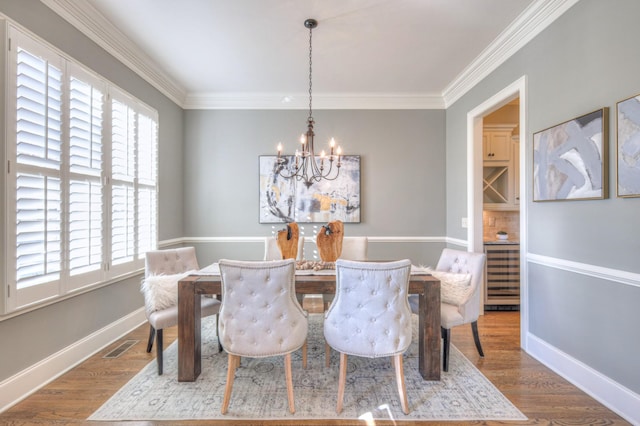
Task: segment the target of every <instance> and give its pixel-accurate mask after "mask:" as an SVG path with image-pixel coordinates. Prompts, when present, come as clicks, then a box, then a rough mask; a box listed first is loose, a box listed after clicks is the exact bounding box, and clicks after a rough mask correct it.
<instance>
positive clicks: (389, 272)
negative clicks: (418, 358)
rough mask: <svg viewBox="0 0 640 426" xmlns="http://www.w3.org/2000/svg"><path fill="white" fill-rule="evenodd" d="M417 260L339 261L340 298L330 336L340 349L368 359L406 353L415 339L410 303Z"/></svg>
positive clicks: (330, 316) (329, 316) (328, 323)
mask: <svg viewBox="0 0 640 426" xmlns="http://www.w3.org/2000/svg"><path fill="white" fill-rule="evenodd" d="M410 271H411V262H410V261H409V260H408V259H405V260H400V261H395V262H356V261H349V260H341V259H338V260H337V262H336V297H335V299H334V301H333V303H332V304H331V307H330V308H329V310H328V311H327V312H326V314H325V321H324V335H325V339H326V341H327V343H328V344H329V345H330V346H331V347H332V348H334V349H335V350H337V351H338V352H341V353H345V354H349V355H357V356H362V357H368V358H375V357H382V356H392V355H395V354H401V353H403V352H404V351H405V350H406V349H407V348H408V347H409V344H410V343H411V310H410V308H409V304H408V302H407V296H408V289H409V274H410Z"/></svg>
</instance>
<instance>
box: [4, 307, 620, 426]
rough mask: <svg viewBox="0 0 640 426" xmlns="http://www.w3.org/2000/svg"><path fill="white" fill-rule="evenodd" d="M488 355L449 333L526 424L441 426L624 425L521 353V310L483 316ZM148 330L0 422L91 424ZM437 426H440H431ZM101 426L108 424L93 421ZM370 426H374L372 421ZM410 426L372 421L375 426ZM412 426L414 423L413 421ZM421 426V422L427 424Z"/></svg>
mask: <svg viewBox="0 0 640 426" xmlns="http://www.w3.org/2000/svg"><path fill="white" fill-rule="evenodd" d="M478 323H479V330H480V338H481V341H482V345H483V348H484V352H485V357H484V358H480V357H479V356H478V353H477V352H476V348H475V346H474V343H473V336H472V333H471V327H467V326H462V327H457V328H455V329H453V330H452V342H453V344H454V345H455V346H456V347H458V349H460V350H461V351H462V352H463V353H464V354H465V356H466V357H467V358H469V360H471V362H472V363H473V364H475V365H476V366H477V367H478V369H479V370H480V371H482V373H483V374H484V375H485V376H486V377H487V378H488V379H489V380H490V381H491V382H492V383H493V384H494V385H495V386H496V387H497V388H498V389H500V391H501V392H502V393H503V394H504V395H505V396H506V397H507V398H509V400H511V402H513V403H514V404H515V405H516V406H517V407H518V408H519V409H520V410H521V411H522V412H523V413H524V414H525V415H526V416H527V417H528V418H529V420H528V421H527V422H524V423H523V422H490V421H477V422H464V423H458V422H440V423H441V424H446V425H448V426H449V425H456V424H482V425H495V424H503V423H510V424H530V425H551V424H553V425H627V424H629V423H628V422H626V421H625V420H624V419H622V418H621V417H619V416H617V415H616V414H615V413H613V412H612V411H610V410H608V409H607V408H606V407H604V406H603V405H601V404H600V403H598V402H597V401H595V400H594V399H592V398H590V397H589V396H588V395H586V394H585V393H584V392H582V391H580V390H579V389H577V388H576V387H575V386H572V385H571V384H570V383H568V382H567V381H566V380H564V379H562V378H561V377H559V376H558V375H556V374H554V373H553V372H552V371H551V370H549V369H548V368H546V367H544V366H543V365H542V364H540V363H539V362H537V361H536V360H534V359H533V358H532V357H530V356H529V355H527V354H526V353H524V352H523V351H521V350H520V349H519V346H518V345H519V341H520V336H519V324H518V323H519V312H488V313H487V314H486V315H484V316H482V317H481V318H480V320H479V322H478ZM147 333H148V326H147V325H144V326H141V327H139V328H137V329H136V330H135V331H133V332H132V333H130V334H128V335H127V336H125V337H123V338H122V339H120V340H118V341H117V342H114V343H113V344H112V345H110V346H109V347H107V348H105V349H104V350H103V351H101V352H99V353H98V354H96V355H94V356H93V357H91V358H90V359H88V360H87V361H85V362H84V363H82V364H81V365H79V366H78V367H76V368H74V369H73V370H71V371H69V372H68V373H66V374H65V375H63V376H62V377H60V378H59V379H57V380H55V381H53V382H52V383H50V384H49V385H47V386H45V387H44V388H42V389H41V390H39V391H37V392H36V393H34V394H33V395H32V396H30V397H29V398H27V399H25V400H24V401H22V402H20V403H18V404H16V405H15V406H14V407H12V408H11V409H9V410H7V411H6V412H4V413H2V414H0V424H2V425H50V424H58V425H73V424H88V423H91V422H87V421H86V420H85V419H86V418H87V417H89V416H90V415H91V414H92V413H93V412H94V411H95V410H96V409H97V408H99V407H100V406H101V405H102V404H103V403H104V402H105V401H106V400H107V399H108V398H109V397H110V396H111V395H112V394H114V393H115V392H116V391H117V390H118V389H119V388H120V387H122V386H123V385H124V384H125V383H126V382H127V381H128V380H129V379H130V378H131V377H133V376H134V375H135V374H136V373H137V372H138V371H140V369H142V367H144V366H145V365H146V364H147V363H149V362H151V361H154V353H155V348H154V350H153V351H152V353H151V354H147V353H146V351H145V349H146V339H147ZM164 335H165V347H166V346H167V345H169V344H170V343H171V342H173V341H174V340H175V338H176V328H175V327H173V328H171V329H168V330H165V333H164ZM132 339H134V340H138V343H136V344H135V345H133V346H132V347H131V348H130V349H129V350H128V351H126V352H125V353H123V354H122V355H121V356H120V357H119V358H115V359H105V358H103V356H104V355H105V354H107V353H109V352H110V351H112V350H113V349H114V348H116V347H118V346H119V345H120V344H121V343H123V342H124V341H125V340H132ZM299 423H300V421H299V420H298V421H294V422H284V421H254V422H251V423H250V424H251V425H255V426H260V425H269V426H272V425H276V424H288V425H293V424H299ZM428 423H430V424H437V422H428ZM94 424H100V425H106V424H110V423H108V422H95V423H94ZM117 424H126V425H151V424H171V425H175V424H177V423H176V422H121V423H117ZM180 424H185V425H186V424H189V425H194V424H198V425H204V424H207V425H226V424H247V423H246V422H235V423H234V422H231V421H220V422H215V421H207V422H202V421H201V422H196V421H192V422H182V423H180ZM304 424H307V425H326V424H332V425H340V426H343V425H349V424H361V425H364V424H367V423H365V422H364V421H360V422H349V421H333V422H328V421H326V420H322V421H308V422H304ZM369 424H371V423H369ZM386 424H398V425H402V424H408V423H406V422H400V421H396V422H393V423H391V422H375V425H386ZM411 424H415V422H412V423H411ZM425 424H426V422H425Z"/></svg>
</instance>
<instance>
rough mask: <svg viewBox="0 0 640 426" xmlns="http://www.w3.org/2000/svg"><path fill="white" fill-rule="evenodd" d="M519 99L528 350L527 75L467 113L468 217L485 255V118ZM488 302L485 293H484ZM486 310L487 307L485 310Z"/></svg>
mask: <svg viewBox="0 0 640 426" xmlns="http://www.w3.org/2000/svg"><path fill="white" fill-rule="evenodd" d="M516 99H518V124H519V132H518V133H519V134H518V139H519V156H518V157H519V159H518V160H519V161H518V167H517V169H518V181H519V188H518V191H517V192H518V194H519V216H520V217H519V225H518V228H519V243H520V256H519V258H520V259H521V261H520V346H521V347H522V348H523V349H525V350H526V339H525V336H526V335H527V333H528V330H529V328H528V320H527V318H528V300H527V279H526V277H527V263H526V247H527V244H526V242H527V233H526V226H525V225H526V223H527V209H526V202H524V200H527V191H526V185H525V167H524V165H525V164H526V150H525V149H524V148H525V146H526V129H527V123H526V105H527V103H526V76H523V77H521V78H519V79H518V80H516V81H515V82H513V83H512V84H510V85H509V86H507V87H505V88H504V89H502V90H501V91H500V92H498V93H496V94H495V95H493V96H492V97H491V98H489V99H487V100H486V101H484V102H483V103H482V104H480V105H478V106H477V107H476V108H474V109H473V110H472V111H470V112H469V113H467V170H468V171H469V174H468V178H467V209H468V211H467V214H468V218H469V220H468V225H469V226H468V229H467V241H468V249H469V250H472V251H475V252H480V253H482V252H484V235H483V232H484V229H483V210H484V203H483V130H484V118H485V117H486V116H488V115H489V114H491V113H493V112H495V111H496V110H498V109H500V108H502V107H504V106H505V105H507V104H509V103H510V102H513V101H514V100H516ZM483 300H484V294H483ZM482 310H484V306H483V307H482Z"/></svg>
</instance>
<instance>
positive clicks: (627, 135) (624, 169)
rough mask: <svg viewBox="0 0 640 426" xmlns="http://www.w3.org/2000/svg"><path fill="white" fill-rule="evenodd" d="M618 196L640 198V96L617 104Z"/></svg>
mask: <svg viewBox="0 0 640 426" xmlns="http://www.w3.org/2000/svg"><path fill="white" fill-rule="evenodd" d="M616 184H617V185H616V195H617V196H618V197H620V198H632V197H640V94H638V95H636V96H632V97H630V98H627V99H624V100H622V101H620V102H618V103H617V104H616Z"/></svg>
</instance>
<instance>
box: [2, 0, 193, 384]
mask: <svg viewBox="0 0 640 426" xmlns="http://www.w3.org/2000/svg"><path fill="white" fill-rule="evenodd" d="M0 13H3V14H4V15H6V16H8V17H9V18H10V19H12V20H13V21H15V22H18V23H19V24H20V25H22V26H23V27H25V28H27V29H28V30H30V31H32V32H33V33H35V34H37V35H38V36H39V37H41V38H43V39H45V40H47V41H48V42H49V43H51V44H53V45H54V46H55V47H57V48H58V49H60V50H61V51H63V52H64V53H65V54H67V55H68V56H70V57H72V58H74V59H75V60H77V61H78V62H80V63H83V64H84V65H85V66H87V67H88V68H90V69H92V70H94V71H96V72H98V73H99V74H101V75H102V76H103V77H105V78H106V79H108V80H110V81H111V82H113V83H115V84H116V85H118V86H119V87H121V88H122V89H124V90H126V91H127V92H129V93H131V94H132V95H134V96H135V97H137V98H138V99H140V100H141V101H143V102H145V103H146V104H148V105H150V106H151V107H152V108H155V109H157V110H158V113H159V117H160V129H159V160H160V166H159V168H160V178H159V185H160V188H161V193H160V200H159V203H160V216H159V228H160V236H159V238H160V239H161V240H163V239H170V238H179V237H182V235H183V228H182V224H183V217H182V188H183V179H182V170H183V164H182V161H183V160H182V138H183V116H182V114H183V111H182V109H181V108H179V107H178V106H177V105H175V104H174V103H173V102H171V101H170V100H169V99H168V98H167V97H165V96H164V95H162V94H161V93H160V92H159V91H157V90H156V89H155V88H153V87H152V86H151V85H150V84H148V83H146V82H145V81H144V80H143V79H141V78H140V77H138V76H137V75H136V74H135V73H134V72H132V71H131V70H129V69H128V68H127V67H125V66H124V65H123V64H122V63H120V62H118V61H117V60H115V59H114V58H113V57H112V56H110V55H108V54H107V53H106V52H105V51H103V50H102V49H101V48H99V47H98V46H97V45H96V44H94V43H93V42H92V41H90V40H89V39H88V38H87V37H85V36H84V35H82V34H81V33H80V32H79V31H77V30H76V29H75V28H74V27H72V26H71V25H69V24H68V23H67V22H66V21H64V20H63V19H62V18H60V17H59V16H58V15H57V14H55V13H54V12H52V11H51V10H50V9H49V8H48V7H46V6H44V5H43V4H42V3H41V2H40V1H38V0H20V1H15V0H0ZM0 58H1V59H0V62H2V63H1V64H0V65H1V67H0V68H2V70H4V69H5V67H4V65H5V64H4V60H5V59H4V55H0ZM3 73H4V71H3ZM2 81H4V79H2ZM0 90H2V92H1V93H0V105H2V106H3V107H4V95H5V94H4V85H3V84H0ZM2 117H4V114H2ZM2 128H3V129H4V128H5V127H4V126H2ZM4 136H5V135H4V132H3V133H2V139H1V141H2V142H1V144H2V148H0V152H2V154H1V155H2V157H4V152H5V149H4V144H5V140H4ZM0 180H1V181H0V187H2V188H4V174H2V176H1V177H0ZM4 200H5V198H4V197H2V198H1V200H0V202H1V203H4ZM5 211H6V208H5V207H4V205H2V206H1V208H0V214H1V215H2V217H1V218H0V220H1V223H5V222H4V212H5ZM2 229H3V232H4V227H2ZM2 241H3V243H6V242H5V241H4V234H2ZM0 266H1V267H2V270H1V271H0V276H1V277H4V276H5V271H4V268H5V265H4V257H2V261H1V262H0ZM8 267H11V265H8ZM139 286H140V280H139V278H131V279H128V280H124V281H122V282H119V283H116V284H112V285H110V286H108V287H104V288H101V289H98V290H94V291H91V292H89V293H85V294H82V295H79V296H75V297H73V298H70V299H67V300H64V301H61V302H58V303H55V304H53V305H50V306H47V307H46V308H42V309H38V310H35V311H32V312H28V313H24V314H22V315H19V316H16V317H13V318H2V317H0V341H1V342H4V343H3V344H2V345H1V349H0V359H2V362H0V381H2V380H3V379H6V378H8V377H10V376H12V375H13V374H16V373H17V372H19V371H21V370H23V369H24V368H26V367H27V366H29V365H32V364H34V363H35V362H37V361H40V360H42V359H44V358H46V357H47V356H49V355H51V354H53V353H55V352H56V351H58V350H60V349H62V348H64V347H67V346H69V345H70V344H72V343H73V342H76V341H78V340H80V339H82V338H84V337H86V336H88V335H90V334H91V333H93V332H95V331H96V330H99V329H101V328H103V327H105V326H107V325H108V324H111V323H113V322H114V321H116V320H118V319H120V318H122V317H123V316H125V315H127V314H129V313H131V312H133V311H135V310H136V309H138V308H141V307H142V306H143V299H142V295H141V294H140V291H139ZM2 288H6V285H4V283H3V284H2Z"/></svg>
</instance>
